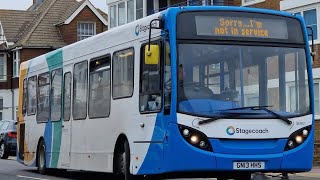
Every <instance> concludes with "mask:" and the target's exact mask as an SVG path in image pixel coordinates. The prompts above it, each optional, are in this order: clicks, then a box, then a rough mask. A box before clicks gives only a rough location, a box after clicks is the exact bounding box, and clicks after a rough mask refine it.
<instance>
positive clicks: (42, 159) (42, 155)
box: [37, 141, 47, 174]
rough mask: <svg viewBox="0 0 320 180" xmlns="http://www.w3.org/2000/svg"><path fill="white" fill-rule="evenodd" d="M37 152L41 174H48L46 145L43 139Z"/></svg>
mask: <svg viewBox="0 0 320 180" xmlns="http://www.w3.org/2000/svg"><path fill="white" fill-rule="evenodd" d="M38 148H39V149H38V152H37V165H38V166H37V168H38V172H39V173H40V174H46V171H47V168H46V145H45V143H44V141H41V142H40V144H39V147H38Z"/></svg>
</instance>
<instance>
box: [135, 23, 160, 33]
mask: <svg viewBox="0 0 320 180" xmlns="http://www.w3.org/2000/svg"><path fill="white" fill-rule="evenodd" d="M156 26H157V22H156V21H155V22H153V23H152V27H156ZM149 29H150V25H139V24H137V25H136V29H135V34H136V36H139V34H140V33H141V32H147V31H148V30H149Z"/></svg>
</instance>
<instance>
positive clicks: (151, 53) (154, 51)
mask: <svg viewBox="0 0 320 180" xmlns="http://www.w3.org/2000/svg"><path fill="white" fill-rule="evenodd" d="M159 51H160V48H159V45H148V47H146V48H145V50H144V63H145V64H150V65H152V64H159V54H160V52H159Z"/></svg>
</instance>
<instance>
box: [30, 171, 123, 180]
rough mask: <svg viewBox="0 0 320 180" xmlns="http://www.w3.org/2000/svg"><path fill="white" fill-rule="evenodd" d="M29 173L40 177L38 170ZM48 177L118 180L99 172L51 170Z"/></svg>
mask: <svg viewBox="0 0 320 180" xmlns="http://www.w3.org/2000/svg"><path fill="white" fill-rule="evenodd" d="M26 171H27V172H30V173H34V174H36V175H39V174H38V172H37V171H36V170H26ZM46 175H47V176H49V177H52V178H66V179H74V180H84V179H85V180H87V179H94V180H100V179H101V180H106V179H112V180H116V179H117V177H116V176H115V175H113V174H108V173H97V172H87V171H66V170H50V171H49V172H48V173H47V174H46Z"/></svg>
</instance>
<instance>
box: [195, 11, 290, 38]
mask: <svg viewBox="0 0 320 180" xmlns="http://www.w3.org/2000/svg"><path fill="white" fill-rule="evenodd" d="M195 22H196V28H197V35H207V36H230V37H249V38H250V37H251V38H252V37H253V38H272V39H288V27H287V23H286V21H285V20H278V19H261V18H248V17H227V16H225V17H222V16H195Z"/></svg>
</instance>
